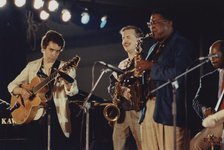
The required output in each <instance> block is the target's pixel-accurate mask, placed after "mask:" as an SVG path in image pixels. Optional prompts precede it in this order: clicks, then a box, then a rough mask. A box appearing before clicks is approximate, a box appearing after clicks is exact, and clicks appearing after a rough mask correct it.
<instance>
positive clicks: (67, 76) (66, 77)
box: [58, 71, 74, 83]
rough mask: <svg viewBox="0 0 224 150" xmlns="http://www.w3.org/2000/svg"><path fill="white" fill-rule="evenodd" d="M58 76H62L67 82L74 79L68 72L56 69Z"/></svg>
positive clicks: (71, 81)
mask: <svg viewBox="0 0 224 150" xmlns="http://www.w3.org/2000/svg"><path fill="white" fill-rule="evenodd" d="M58 73H59V75H60V77H62V78H63V79H64V80H66V81H67V82H68V83H73V82H74V79H73V78H72V77H70V76H69V75H68V74H66V73H64V72H62V71H58Z"/></svg>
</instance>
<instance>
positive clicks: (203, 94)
mask: <svg viewBox="0 0 224 150" xmlns="http://www.w3.org/2000/svg"><path fill="white" fill-rule="evenodd" d="M218 90H219V72H218V70H215V71H212V72H210V73H208V74H206V75H204V76H203V77H201V79H200V86H199V88H198V91H197V93H196V96H195V98H194V99H193V108H194V110H195V111H196V112H197V114H198V115H199V116H200V118H202V119H203V115H202V109H201V108H202V107H203V106H204V107H211V108H212V109H213V110H214V108H215V106H216V103H217V101H218Z"/></svg>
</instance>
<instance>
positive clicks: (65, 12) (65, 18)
mask: <svg viewBox="0 0 224 150" xmlns="http://www.w3.org/2000/svg"><path fill="white" fill-rule="evenodd" d="M71 17H72V15H71V13H70V11H69V10H68V9H63V10H62V11H61V19H62V21H64V22H68V21H69V20H70V19H71Z"/></svg>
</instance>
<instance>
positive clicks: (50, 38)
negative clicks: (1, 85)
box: [8, 30, 78, 150]
mask: <svg viewBox="0 0 224 150" xmlns="http://www.w3.org/2000/svg"><path fill="white" fill-rule="evenodd" d="M64 47H65V41H64V39H63V36H62V35H61V34H60V33H58V32H56V31H53V30H49V31H48V32H46V34H45V35H44V36H43V37H42V40H41V52H42V54H43V56H42V58H40V59H37V60H34V61H32V62H29V63H28V64H27V66H26V67H25V68H24V69H23V70H22V72H21V73H20V74H19V75H18V76H17V77H16V78H15V79H14V80H13V81H12V82H11V83H9V85H8V91H9V92H10V93H11V94H12V95H13V96H16V95H19V96H21V99H23V100H29V98H30V97H31V96H33V93H32V92H31V91H30V89H27V88H26V86H23V85H26V84H29V83H31V81H32V79H34V78H36V77H39V78H46V77H48V76H49V75H50V74H51V73H52V72H54V71H55V70H57V69H58V68H60V67H61V66H63V64H65V62H63V61H59V60H57V59H58V56H59V54H60V53H61V52H62V51H63V49H64ZM64 72H65V71H64ZM65 73H66V74H68V75H69V76H70V77H71V78H73V79H74V80H73V82H68V81H67V80H65V79H63V78H55V79H54V80H53V81H52V82H50V83H49V84H48V85H47V88H48V91H47V92H46V93H45V96H46V97H45V98H46V99H45V100H43V103H46V104H47V105H46V106H47V108H48V109H47V110H49V111H47V114H48V113H50V116H51V117H50V118H51V120H50V122H51V124H50V127H51V130H50V131H51V132H50V135H51V136H50V139H51V140H50V141H51V142H50V143H51V144H50V145H51V148H50V149H51V150H56V149H58V150H61V149H69V145H70V144H69V141H70V139H69V137H70V134H71V120H70V110H69V107H68V96H73V95H75V94H77V93H78V87H77V82H76V80H75V77H76V70H75V69H74V68H70V69H69V70H67V71H66V72H65ZM18 109H19V108H18ZM47 116H48V115H44V116H43V117H42V118H41V119H40V120H39V121H33V122H31V123H30V124H29V125H30V126H28V125H27V126H28V127H31V128H32V129H31V130H32V134H35V133H36V134H35V135H33V136H32V137H30V138H31V139H30V140H32V141H31V143H29V146H30V147H29V148H28V149H38V150H39V149H41V150H42V149H46V148H47V146H49V143H48V144H47V141H48V140H47V136H46V134H47ZM29 132H30V131H29ZM48 136H49V135H48ZM48 142H49V141H48Z"/></svg>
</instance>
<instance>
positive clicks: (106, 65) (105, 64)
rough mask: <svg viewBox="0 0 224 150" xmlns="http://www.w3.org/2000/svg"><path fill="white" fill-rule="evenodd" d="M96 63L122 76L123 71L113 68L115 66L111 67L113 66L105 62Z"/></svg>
mask: <svg viewBox="0 0 224 150" xmlns="http://www.w3.org/2000/svg"><path fill="white" fill-rule="evenodd" d="M98 63H100V64H101V65H103V66H105V67H107V68H109V69H110V70H112V71H114V72H116V73H118V74H124V71H123V70H121V69H120V68H118V67H115V66H113V65H110V64H107V63H105V62H103V61H98Z"/></svg>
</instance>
